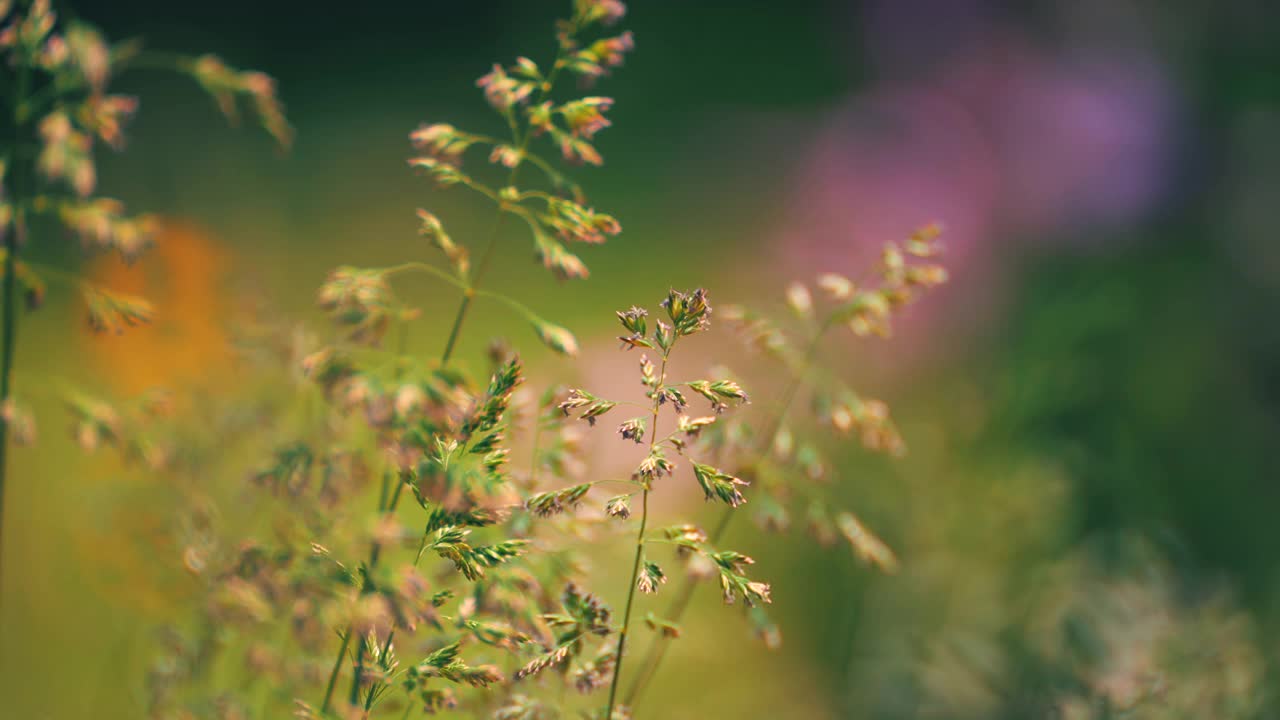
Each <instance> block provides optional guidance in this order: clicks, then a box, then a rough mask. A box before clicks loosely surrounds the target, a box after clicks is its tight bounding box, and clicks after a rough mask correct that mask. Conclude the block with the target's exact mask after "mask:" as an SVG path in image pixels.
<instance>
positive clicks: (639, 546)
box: [604, 350, 670, 720]
mask: <svg viewBox="0 0 1280 720" xmlns="http://www.w3.org/2000/svg"><path fill="white" fill-rule="evenodd" d="M669 354H670V350H668V351H667V352H666V353H664V354H663V356H662V369H661V370H660V371H659V372H658V384H657V385H656V386H655V388H654V400H653V419H652V421H651V423H650V428H649V453H650V454H652V453H653V451H654V448H655V447H656V446H657V442H656V441H657V437H658V410H659V408H661V407H662V404H661V403H660V402H659V400H660V399H661V398H662V389H663V387H664V383H665V382H666V379H667V356H668V355H669ZM640 497H641V500H640V531H639V532H638V533H637V534H636V555H635V559H634V560H632V562H631V586H630V587H629V588H628V590H627V606H626V609H625V610H624V611H623V613H622V629H621V630H620V631H619V632H618V653H617V657H616V658H615V659H614V663H613V682H612V683H610V685H609V705H608V707H607V709H606V710H605V714H604V717H605V720H611V718H613V707H614V703H615V702H617V697H618V684H619V683H620V682H621V680H622V661H623V659H624V656H625V652H626V648H627V633H628V632H629V631H630V629H631V607H632V605H633V604H634V603H635V599H636V585H637V581H638V580H639V578H640V562H641V560H643V559H644V544H645V537H644V532H645V528H646V527H648V525H649V483H648V482H646V483H645V485H644V490H643V491H642V492H641V495H640Z"/></svg>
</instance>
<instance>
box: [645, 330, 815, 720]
mask: <svg viewBox="0 0 1280 720" xmlns="http://www.w3.org/2000/svg"><path fill="white" fill-rule="evenodd" d="M834 323H835V314H834V313H833V314H831V315H828V316H827V317H826V319H824V320H823V322H822V323H821V324H819V325H818V327H817V328H816V329H815V330H814V333H813V337H812V338H811V339H810V340H809V344H808V346H807V347H806V348H805V350H804V354H803V355H802V356H801V360H800V362H799V364H798V366H797V367H796V368H795V369H794V370H793V372H792V375H791V380H790V382H789V383H788V384H787V387H786V389H785V390H783V392H782V398H781V400H780V402H779V405H778V412H777V414H776V415H775V416H774V418H773V420H772V422H771V423H770V424H769V430H768V432H766V433H765V434H764V435H762V436H761V437H762V438H764V441H765V444H764V445H762V446H761V447H760V448H759V450H758V452H759V453H760V454H764V453H767V452H769V448H771V447H773V445H774V443H776V442H777V439H778V434H779V433H780V432H782V428H783V425H784V424H785V423H786V419H787V413H788V411H789V410H790V409H791V405H792V403H794V402H795V399H796V396H797V395H798V394H799V392H800V388H801V386H803V385H804V377H805V372H806V369H807V368H808V367H809V365H810V364H811V363H812V362H813V358H814V356H815V355H816V354H817V352H818V348H819V346H820V345H821V343H822V338H823V337H824V336H825V335H826V333H827V330H829V329H830V328H831V326H832V325H833V324H834ZM734 515H735V513H734V511H733V508H725V509H724V511H722V512H721V514H720V519H719V520H718V521H716V526H715V528H713V529H712V531H711V535H710V536H709V537H708V542H709V543H710V544H711V545H713V546H714V545H716V544H718V543H719V542H720V540H721V539H723V538H724V535H725V533H727V532H728V531H729V526H730V525H731V524H732V522H733V518H734ZM695 589H697V582H696V581H695V580H694V579H693V578H691V577H689V576H685V578H684V580H683V581H682V583H681V585H680V589H679V590H677V591H676V595H675V598H674V599H673V600H672V601H671V607H669V608H668V609H667V614H666V618H665V619H666V620H668V621H670V622H673V623H678V622H680V618H681V617H683V616H684V613H685V611H686V610H688V608H689V603H690V601H692V600H693V593H694V590H695ZM670 642H671V641H670V640H669V639H668V638H664V637H655V638H654V639H653V642H652V643H651V644H650V645H649V650H648V652H647V653H646V654H645V659H644V664H643V665H642V666H641V667H642V669H641V671H640V675H639V676H638V677H637V678H636V679H635V682H633V683H632V685H631V688H630V689H629V690H628V691H627V698H626V703H627V705H628V706H629V707H631V708H632V710H633V712H634V709H635V706H636V704H637V703H638V702H639V700H640V697H641V695H642V694H643V692H644V690H645V688H646V687H648V685H649V682H650V681H651V680H652V679H653V676H654V675H655V674H657V672H658V666H659V665H661V664H662V661H663V659H664V658H665V657H666V654H667V647H668V646H669V645H670Z"/></svg>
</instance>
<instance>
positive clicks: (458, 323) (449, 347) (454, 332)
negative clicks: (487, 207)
mask: <svg viewBox="0 0 1280 720" xmlns="http://www.w3.org/2000/svg"><path fill="white" fill-rule="evenodd" d="M563 52H564V51H563V49H561V50H558V51H557V52H556V60H555V64H554V65H553V66H552V68H551V74H550V75H549V76H548V77H547V82H546V84H545V85H543V87H542V88H541V89H540V91H539V93H538V97H537V98H535V99H534V102H535V103H537V102H540V101H541V100H542V99H543V98H544V97H546V96H547V95H548V94H549V93H550V92H551V88H552V86H553V85H554V84H555V78H556V75H557V74H558V73H559V70H560V66H561V64H562V63H561V56H562V53H563ZM508 116H510V113H508ZM511 126H512V127H511V135H512V140H514V141H516V142H517V145H518V146H519V147H518V149H517V156H519V157H523V156H524V152H525V150H526V149H527V148H528V146H529V138H530V137H531V136H532V135H533V133H531V132H525V133H524V135H523V137H521V133H520V131H519V126H518V125H517V124H516V123H515V122H512V123H511ZM519 173H520V164H517V165H516V166H515V167H513V168H511V174H510V175H509V176H508V177H507V185H509V186H514V185H515V184H516V178H517V177H519ZM506 216H507V213H506V212H503V213H502V214H501V215H499V216H498V219H497V221H496V222H495V223H494V225H493V230H491V231H490V232H489V240H488V242H487V243H486V244H485V248H484V252H483V253H482V254H481V256H480V262H479V263H478V264H477V265H476V272H475V275H473V276H472V279H471V282H470V283H469V285H468V287H467V289H466V292H465V293H464V294H463V296H462V302H461V303H460V304H459V305H458V312H457V313H456V314H455V315H454V317H453V327H452V328H451V329H450V330H449V339H448V340H447V341H445V345H444V352H443V353H441V355H440V364H441V365H448V364H449V360H450V359H451V358H452V357H453V351H454V349H455V348H456V347H457V343H458V337H459V335H460V334H461V332H462V325H463V323H464V322H466V319H467V311H468V310H470V309H471V302H472V300H473V299H474V298H475V295H476V293H477V292H478V291H479V289H480V280H481V279H482V278H483V277H484V274H485V272H486V271H487V270H488V269H489V263H490V260H491V259H492V257H493V251H494V247H495V246H496V245H497V244H498V233H499V232H501V230H502V223H503V220H505V219H506Z"/></svg>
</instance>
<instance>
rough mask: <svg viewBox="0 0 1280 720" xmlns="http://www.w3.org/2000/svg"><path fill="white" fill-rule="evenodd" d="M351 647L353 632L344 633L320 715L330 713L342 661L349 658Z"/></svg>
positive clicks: (330, 674) (321, 704)
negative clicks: (349, 648)
mask: <svg viewBox="0 0 1280 720" xmlns="http://www.w3.org/2000/svg"><path fill="white" fill-rule="evenodd" d="M350 645H351V630H350V629H348V630H347V631H346V632H344V633H342V645H341V646H340V647H339V648H338V659H337V660H334V661H333V670H332V671H330V673H329V684H328V685H326V686H325V688H324V702H322V703H320V714H321V715H326V714H328V712H329V705H330V704H331V703H332V702H333V688H334V686H335V685H337V684H338V675H339V674H340V673H341V672H342V661H343V659H345V658H346V657H347V648H348V647H350Z"/></svg>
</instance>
